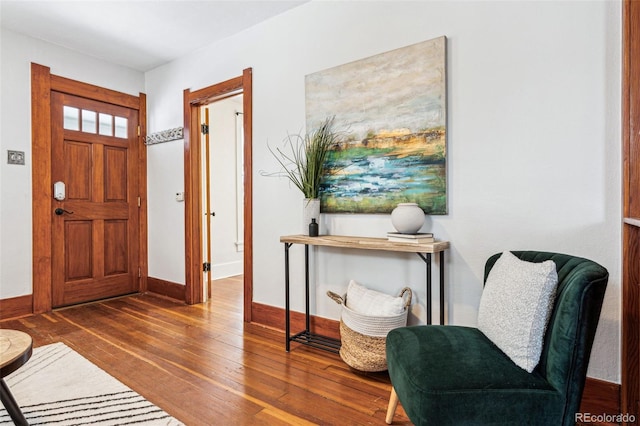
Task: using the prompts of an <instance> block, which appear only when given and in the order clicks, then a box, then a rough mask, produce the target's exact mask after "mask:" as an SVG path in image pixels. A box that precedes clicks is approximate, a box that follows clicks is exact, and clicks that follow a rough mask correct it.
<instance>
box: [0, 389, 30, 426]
mask: <svg viewBox="0 0 640 426" xmlns="http://www.w3.org/2000/svg"><path fill="white" fill-rule="evenodd" d="M0 401H2V405H4V408H6V409H7V413H9V416H11V420H13V423H14V424H16V425H17V426H29V423H28V422H27V419H25V418H24V414H22V411H21V410H20V406H19V405H18V403H17V402H16V400H15V399H14V398H13V395H12V394H11V391H10V390H9V387H8V386H7V384H6V383H5V382H4V379H0Z"/></svg>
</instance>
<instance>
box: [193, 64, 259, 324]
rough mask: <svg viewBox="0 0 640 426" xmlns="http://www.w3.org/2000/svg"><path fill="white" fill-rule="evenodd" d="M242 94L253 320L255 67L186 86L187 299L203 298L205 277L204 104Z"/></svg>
mask: <svg viewBox="0 0 640 426" xmlns="http://www.w3.org/2000/svg"><path fill="white" fill-rule="evenodd" d="M240 93H242V95H243V99H242V102H243V127H244V261H243V262H244V321H245V322H251V304H252V301H253V226H252V224H253V176H252V168H253V167H252V136H253V132H252V69H251V68H247V69H245V70H243V72H242V75H241V76H239V77H235V78H232V79H229V80H226V81H223V82H221V83H217V84H214V85H212V86H209V87H205V88H203V89H199V90H196V91H193V92H192V91H191V90H190V89H185V90H184V182H185V184H184V197H185V212H184V214H185V287H186V288H185V301H186V302H187V303H188V304H195V303H200V302H202V300H203V291H204V287H203V278H202V272H203V271H202V263H203V256H202V235H203V233H202V212H203V210H202V153H201V151H202V150H201V141H200V123H201V111H200V108H201V107H202V106H205V105H208V104H210V103H213V102H215V101H219V100H222V99H225V98H228V97H231V96H235V95H238V94H240Z"/></svg>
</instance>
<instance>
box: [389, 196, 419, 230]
mask: <svg viewBox="0 0 640 426" xmlns="http://www.w3.org/2000/svg"><path fill="white" fill-rule="evenodd" d="M391 224H392V225H393V227H394V228H396V231H398V232H400V233H401V234H415V233H417V232H418V231H419V230H420V228H422V225H424V212H423V211H422V209H421V208H420V206H418V205H417V204H416V203H400V204H398V206H397V207H396V208H395V209H393V211H392V212H391Z"/></svg>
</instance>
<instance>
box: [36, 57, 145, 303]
mask: <svg viewBox="0 0 640 426" xmlns="http://www.w3.org/2000/svg"><path fill="white" fill-rule="evenodd" d="M52 91H56V92H61V93H67V94H70V95H75V96H81V97H84V98H88V99H93V100H97V101H101V102H107V103H111V104H114V105H119V106H123V107H126V108H131V109H134V110H137V111H138V123H139V125H140V135H139V138H138V141H139V143H140V147H139V149H138V159H137V160H138V162H139V164H138V193H139V194H140V209H139V212H140V213H139V214H140V217H139V236H138V241H137V243H138V245H139V255H138V256H139V258H138V265H139V267H140V274H139V275H140V277H139V281H138V285H139V291H140V292H144V291H146V289H147V275H148V266H147V265H148V262H147V226H148V225H147V149H146V145H144V143H143V142H144V140H145V138H146V133H147V131H146V128H147V99H146V95H145V94H144V93H140V94H139V96H133V95H129V94H126V93H122V92H117V91H115V90H110V89H105V88H103V87H99V86H94V85H92V84H87V83H82V82H80V81H76V80H71V79H68V78H65V77H60V76H57V75H53V74H51V69H50V68H49V67H46V66H44V65H39V64H36V63H31V159H32V167H31V169H32V170H31V177H32V191H31V199H32V220H33V225H32V230H33V236H32V244H33V246H32V247H33V249H32V250H33V253H32V256H33V270H32V274H33V307H32V310H33V313H35V314H38V313H42V312H49V311H51V307H52V292H51V280H52V269H53V268H52V256H51V255H52V252H51V250H52V241H51V236H52V232H51V226H52V215H51V209H52V208H53V207H52V206H53V201H52V200H53V182H52V181H51V164H52V158H51V92H52Z"/></svg>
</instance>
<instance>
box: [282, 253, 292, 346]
mask: <svg viewBox="0 0 640 426" xmlns="http://www.w3.org/2000/svg"><path fill="white" fill-rule="evenodd" d="M291 244H292V243H284V300H285V302H284V310H285V318H284V335H285V340H286V344H285V348H286V350H287V352H289V349H290V348H291V339H290V338H289V335H290V333H291V322H290V319H289V309H290V308H289V247H291Z"/></svg>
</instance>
